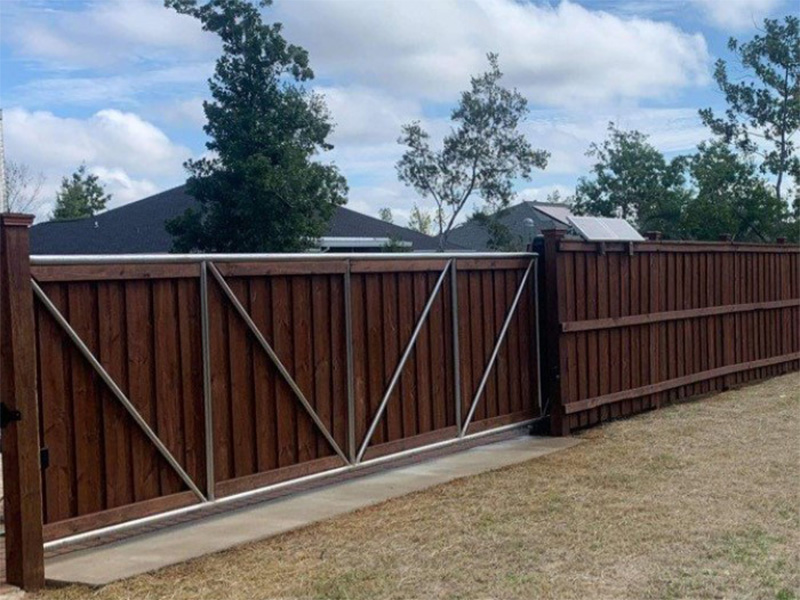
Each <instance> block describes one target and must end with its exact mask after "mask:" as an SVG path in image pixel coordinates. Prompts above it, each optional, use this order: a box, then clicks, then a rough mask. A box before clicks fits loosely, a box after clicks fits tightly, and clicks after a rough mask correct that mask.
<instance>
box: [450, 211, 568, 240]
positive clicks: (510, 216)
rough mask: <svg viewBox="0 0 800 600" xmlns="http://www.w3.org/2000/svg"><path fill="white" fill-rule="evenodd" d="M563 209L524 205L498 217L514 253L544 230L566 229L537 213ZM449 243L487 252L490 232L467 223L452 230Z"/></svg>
mask: <svg viewBox="0 0 800 600" xmlns="http://www.w3.org/2000/svg"><path fill="white" fill-rule="evenodd" d="M564 206H565V205H563V204H556V203H551V202H531V201H525V202H520V203H519V204H515V205H514V206H509V207H508V208H504V209H503V210H501V211H500V213H499V219H500V222H501V223H502V224H503V225H505V226H506V227H507V228H508V230H509V233H510V234H511V237H512V238H513V240H514V242H513V243H514V245H515V246H516V249H517V250H524V249H525V246H527V245H528V244H529V243H530V242H531V241H532V240H533V238H535V237H536V236H538V235H541V233H542V231H544V230H545V229H563V230H567V229H569V225H567V224H566V223H564V222H563V221H560V220H558V219H555V218H553V216H551V215H549V214H546V213H545V212H543V211H541V210H538V208H537V207H543V208H545V209H546V208H547V207H555V208H557V209H563V208H564ZM550 212H552V213H553V214H561V213H562V212H563V211H562V210H557V211H550ZM525 219H532V220H533V227H527V226H526V225H525ZM449 241H451V242H454V243H456V244H458V245H459V246H464V247H465V248H469V249H470V250H475V251H483V250H487V249H488V248H487V245H488V243H489V232H488V231H487V230H486V227H485V226H484V225H483V224H482V223H480V222H478V221H477V220H474V219H470V220H468V221H467V222H466V223H464V224H463V225H459V226H458V227H455V228H454V229H453V230H452V231H451V232H450V236H449Z"/></svg>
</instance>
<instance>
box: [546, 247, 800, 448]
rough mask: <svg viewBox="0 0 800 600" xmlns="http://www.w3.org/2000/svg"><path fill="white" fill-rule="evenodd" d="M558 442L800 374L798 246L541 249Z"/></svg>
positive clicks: (549, 384)
mask: <svg viewBox="0 0 800 600" xmlns="http://www.w3.org/2000/svg"><path fill="white" fill-rule="evenodd" d="M543 251H544V268H543V273H542V279H541V285H542V287H543V289H544V290H545V293H544V296H543V297H544V300H545V304H546V308H545V309H544V310H543V321H542V324H543V331H544V332H545V337H546V340H545V343H544V347H545V351H544V354H543V356H544V357H545V361H546V363H545V364H546V366H545V372H546V381H547V394H546V395H547V398H548V400H549V401H550V402H551V404H552V406H553V425H554V430H555V431H556V432H557V433H561V434H566V433H568V432H569V431H571V430H574V429H578V428H581V427H587V426H591V425H594V424H596V423H599V422H601V421H606V420H608V419H613V418H616V417H622V416H627V415H631V414H635V413H638V412H642V411H645V410H649V409H652V408H656V407H658V406H659V405H661V404H664V403H666V402H671V401H675V400H679V399H683V398H688V397H691V396H697V395H700V394H706V393H709V392H712V391H715V390H724V389H727V388H729V387H731V386H733V385H739V384H743V383H746V382H748V381H753V380H757V379H762V378H765V377H770V376H772V375H777V374H780V373H785V372H787V371H789V370H796V369H798V368H800V280H799V275H800V248H798V247H797V246H793V245H756V244H733V243H691V242H666V241H664V242H658V241H647V242H637V243H633V244H627V243H626V244H621V243H616V244H598V243H588V242H582V241H571V240H563V239H560V236H559V234H557V233H555V232H548V234H547V235H546V237H545V240H544V248H543Z"/></svg>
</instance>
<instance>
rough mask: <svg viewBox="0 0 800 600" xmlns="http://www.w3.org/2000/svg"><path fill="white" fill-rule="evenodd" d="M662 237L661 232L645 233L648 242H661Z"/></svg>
mask: <svg viewBox="0 0 800 600" xmlns="http://www.w3.org/2000/svg"><path fill="white" fill-rule="evenodd" d="M661 236H662V233H661V232H660V231H645V233H644V237H646V238H647V239H648V240H652V241H655V242H657V241H659V240H660V239H661Z"/></svg>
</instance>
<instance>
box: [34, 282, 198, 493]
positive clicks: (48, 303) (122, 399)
mask: <svg viewBox="0 0 800 600" xmlns="http://www.w3.org/2000/svg"><path fill="white" fill-rule="evenodd" d="M31 284H32V285H33V291H34V293H35V294H36V297H37V298H38V299H39V300H40V301H41V302H42V304H44V306H45V308H46V309H47V310H48V312H49V313H50V314H51V315H52V316H53V318H54V319H55V320H56V322H57V323H58V324H59V325H60V326H61V328H62V329H63V330H64V332H65V333H66V334H67V335H68V336H69V338H70V339H71V340H72V341H73V342H74V344H75V346H77V348H78V350H79V351H80V353H81V354H82V355H83V357H84V358H85V359H86V360H87V361H88V362H89V364H90V365H91V366H92V368H93V369H94V370H95V371H96V372H97V374H98V375H99V376H100V378H101V379H102V380H103V381H104V382H105V383H106V385H107V386H108V388H109V389H110V390H111V393H112V394H114V396H115V397H116V399H117V400H118V401H119V403H120V404H122V406H123V407H124V408H125V410H127V411H128V414H129V415H130V416H131V417H133V420H134V421H135V422H136V424H137V425H138V426H139V428H140V429H141V430H142V431H143V432H144V434H145V435H146V436H147V438H148V439H149V440H150V441H151V442H152V443H153V445H154V446H155V447H156V449H157V450H158V451H159V453H160V454H161V456H163V457H164V458H165V459H166V461H167V462H168V463H169V464H170V466H171V467H172V468H173V469H174V470H175V472H176V473H177V474H178V477H180V478H181V479H182V480H183V482H184V483H185V484H186V485H187V486H188V487H189V489H190V490H192V491H193V492H194V493H195V495H196V496H197V497H198V498H200V500H202V501H203V502H205V501H206V497H205V496H204V495H203V492H201V491H200V488H198V487H197V485H195V483H194V481H192V478H191V477H189V474H188V473H187V472H186V471H184V469H183V467H182V466H181V464H180V463H179V462H178V461H177V460H176V459H175V457H174V456H172V453H171V452H170V451H169V449H168V448H167V447H166V446H165V445H164V442H162V441H161V440H160V439H159V437H158V435H156V433H155V432H154V431H153V430H152V429H151V428H150V425H148V424H147V421H145V420H144V418H143V417H142V415H141V414H139V411H138V410H136V407H135V406H134V405H133V403H132V402H131V401H130V399H128V397H127V396H126V395H125V393H124V392H123V391H122V390H121V389H120V388H119V386H118V385H117V383H116V381H114V379H113V378H112V377H111V375H109V374H108V371H106V370H105V368H104V367H103V365H101V364H100V361H98V360H97V358H96V357H95V355H94V354H93V353H92V351H91V350H90V349H89V347H88V346H87V345H86V344H85V343H84V341H83V340H82V339H81V337H80V336H79V335H78V333H77V332H76V331H75V330H74V329H73V328H72V326H71V325H70V324H69V322H68V321H67V320H66V319H65V318H64V315H62V314H61V312H60V311H59V310H58V308H57V307H56V305H55V304H53V302H52V300H50V298H49V297H48V296H47V294H45V293H44V290H43V289H42V288H41V287H39V284H38V283H36V281H35V280H31Z"/></svg>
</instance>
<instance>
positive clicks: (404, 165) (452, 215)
mask: <svg viewBox="0 0 800 600" xmlns="http://www.w3.org/2000/svg"><path fill="white" fill-rule="evenodd" d="M488 59H489V70H488V71H487V72H486V73H484V74H483V75H480V76H478V77H473V78H472V79H471V89H470V90H469V91H466V92H463V93H462V94H461V100H460V102H459V104H458V106H457V107H456V108H455V109H454V110H453V111H452V113H451V115H450V118H451V120H452V122H453V124H454V129H452V130H451V132H450V134H448V135H447V136H445V138H444V140H443V144H442V148H441V149H440V150H436V151H435V150H433V149H432V148H431V145H430V135H429V134H428V133H427V132H426V131H425V130H424V129H423V128H422V125H421V124H420V123H419V121H414V122H412V123H409V124H407V125H405V126H403V134H402V136H401V137H400V139H399V140H398V141H399V143H401V144H403V145H405V146H407V149H406V151H405V152H404V154H403V156H402V158H401V159H400V161H399V162H398V163H397V175H398V178H399V179H400V181H402V182H403V183H405V184H406V185H408V186H409V187H412V188H414V189H415V190H416V191H417V193H418V194H419V195H420V196H422V197H423V198H432V199H433V201H434V203H435V204H436V210H437V214H438V215H439V216H440V218H438V219H437V226H438V230H439V232H438V233H439V250H440V251H441V250H443V249H444V247H445V244H446V242H447V236H448V234H449V232H450V230H451V229H452V227H453V224H454V223H455V220H456V218H457V217H458V215H459V213H460V212H461V210H462V209H463V208H464V205H465V204H466V203H467V201H468V200H469V199H470V197H472V195H473V193H476V194H478V195H479V196H480V197H481V199H482V200H483V202H484V203H485V204H487V205H489V206H491V207H493V208H494V209H498V208H502V207H504V206H507V205H508V203H509V202H510V201H511V199H512V198H513V197H514V195H515V194H514V188H513V183H514V180H515V179H517V178H520V177H521V178H524V179H530V177H531V172H532V171H533V169H535V168H538V169H544V168H545V167H546V166H547V159H548V157H549V153H548V152H546V151H544V150H535V149H533V148H532V147H531V145H530V143H529V142H528V141H527V140H526V139H525V136H524V135H522V134H521V133H520V132H519V130H518V126H519V124H520V122H521V121H522V119H523V118H524V117H525V116H526V115H527V113H528V102H527V100H526V99H525V98H524V97H523V96H522V94H520V93H519V92H518V91H516V90H508V89H506V88H504V87H502V86H501V85H500V79H502V77H503V74H502V73H501V72H500V67H499V66H498V58H497V55H496V54H489V55H488Z"/></svg>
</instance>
